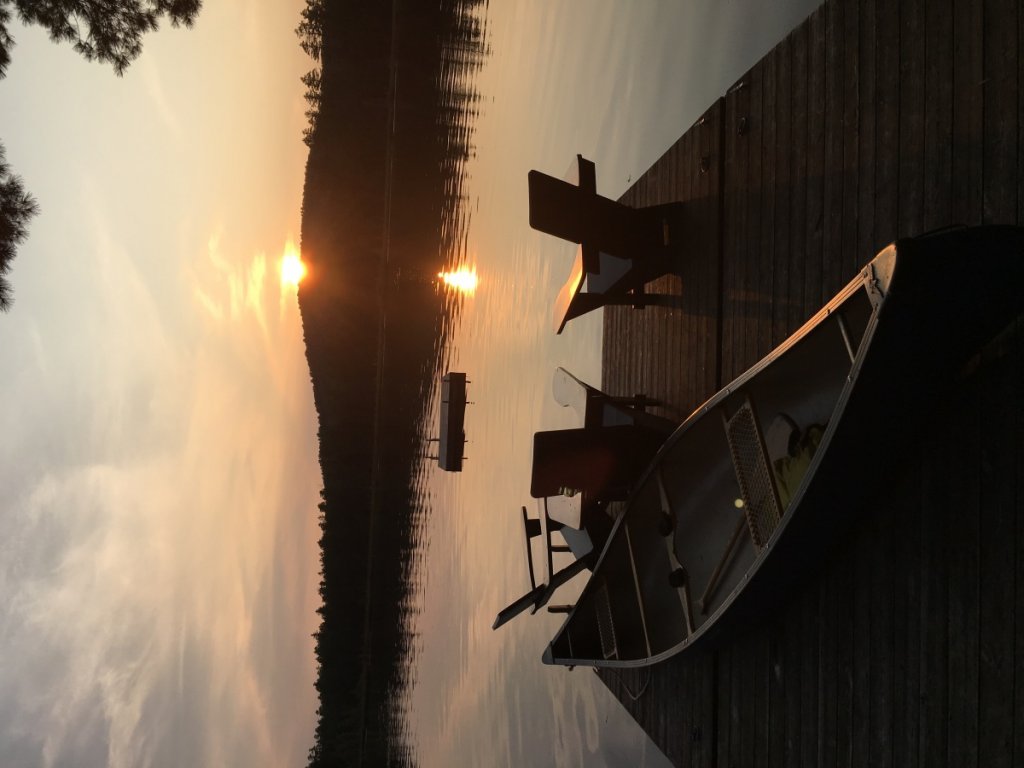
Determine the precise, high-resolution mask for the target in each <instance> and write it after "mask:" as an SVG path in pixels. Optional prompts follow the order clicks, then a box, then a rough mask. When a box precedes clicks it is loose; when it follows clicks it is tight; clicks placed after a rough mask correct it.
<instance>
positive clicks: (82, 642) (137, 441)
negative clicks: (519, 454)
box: [0, 0, 321, 766]
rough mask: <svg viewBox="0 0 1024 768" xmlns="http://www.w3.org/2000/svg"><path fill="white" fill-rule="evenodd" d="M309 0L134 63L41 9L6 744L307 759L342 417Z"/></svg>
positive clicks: (18, 756) (28, 171)
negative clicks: (114, 63)
mask: <svg viewBox="0 0 1024 768" xmlns="http://www.w3.org/2000/svg"><path fill="white" fill-rule="evenodd" d="M301 6H302V3H301V1H300V0H287V2H285V1H283V0H276V1H275V2H273V3H252V2H245V1H244V0H210V1H209V2H207V3H206V7H204V9H203V10H202V11H201V13H200V15H199V17H198V19H197V23H196V25H195V28H194V29H192V30H180V29H171V28H170V27H168V26H167V25H164V27H163V28H161V29H160V30H159V31H158V32H156V33H154V34H152V35H150V36H148V37H147V38H146V40H145V41H144V52H143V54H142V56H141V57H140V58H139V59H138V60H136V61H135V62H134V63H133V64H132V65H131V67H130V68H129V69H128V70H127V71H126V73H125V74H124V76H123V77H121V78H118V77H117V76H116V75H115V74H114V73H113V71H112V69H111V68H110V66H109V65H103V64H96V63H88V62H85V61H84V60H82V59H81V58H80V57H79V56H78V55H77V54H75V53H74V52H73V51H72V50H71V48H70V47H69V46H67V45H57V44H54V43H51V42H50V41H49V40H48V38H47V37H46V34H45V32H43V31H42V30H40V29H38V28H23V27H21V26H20V25H18V24H15V25H14V27H13V29H12V32H13V35H14V37H15V40H16V47H15V48H14V50H13V56H12V63H11V66H10V68H9V70H8V73H7V77H6V78H5V79H3V80H0V141H3V143H4V145H5V147H6V150H7V160H8V162H9V163H10V165H11V167H12V169H13V170H14V172H15V173H17V174H19V175H20V176H21V177H22V178H23V181H24V184H25V186H26V188H27V189H28V190H29V191H30V192H31V193H32V194H33V195H34V196H35V198H36V199H37V201H38V203H39V207H40V213H39V215H38V216H37V217H36V218H35V219H34V220H33V221H32V223H31V230H30V235H29V239H28V241H27V242H26V243H25V244H24V245H23V246H22V247H21V248H20V249H19V252H18V257H17V259H16V261H15V263H14V268H13V270H12V272H11V274H10V276H9V278H10V281H11V283H12V285H13V288H14V305H13V307H12V309H11V311H10V312H8V313H6V314H3V315H0V353H2V354H0V395H2V397H0V434H2V435H3V439H2V440H0V529H2V530H3V532H4V535H3V537H0V690H2V691H3V692H4V693H3V696H2V697H0V755H3V762H4V764H6V765H41V766H62V765H74V766H99V765H110V766H147V765H152V766H173V765H285V764H287V765H295V764H301V763H303V762H304V760H305V755H306V751H307V750H308V748H309V746H310V745H311V743H312V734H313V727H314V723H315V714H314V713H315V709H316V698H315V690H314V689H313V679H314V674H315V669H314V660H313V651H312V642H313V640H312V637H311V634H312V632H313V631H314V630H315V628H316V621H315V618H316V614H315V613H314V610H315V607H316V605H317V604H318V603H319V599H318V596H317V589H316V587H317V583H318V580H319V577H318V567H319V563H318V548H317V545H316V540H317V536H318V534H319V530H318V528H317V525H316V522H317V509H316V505H317V502H318V500H319V490H320V488H321V479H320V470H319V465H318V463H317V443H316V416H315V411H314V409H313V403H312V393H311V388H310V382H309V371H308V367H307V366H306V361H305V353H304V348H303V345H302V328H301V318H300V317H299V313H298V306H297V301H296V297H295V290H294V288H293V287H290V286H286V285H283V284H282V282H281V280H280V277H279V266H280V262H281V259H282V256H283V255H284V253H285V252H286V250H288V249H289V248H291V249H294V248H296V247H297V246H298V244H299V226H300V208H301V195H302V178H303V172H304V168H305V159H306V148H305V146H304V145H303V144H302V141H301V133H302V128H303V126H304V124H305V118H304V116H303V113H304V111H305V102H304V101H303V98H302V92H303V86H302V85H301V83H300V82H299V77H300V76H301V75H302V74H303V73H304V72H305V71H307V70H308V69H310V68H311V66H312V65H311V62H309V60H308V59H307V58H306V57H305V54H303V53H302V51H301V50H300V49H299V47H298V43H297V39H296V37H295V35H294V33H293V31H292V30H293V29H294V28H295V26H296V25H297V23H298V14H299V10H300V8H301Z"/></svg>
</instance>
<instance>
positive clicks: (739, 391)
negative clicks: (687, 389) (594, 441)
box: [543, 226, 1024, 667]
mask: <svg viewBox="0 0 1024 768" xmlns="http://www.w3.org/2000/svg"><path fill="white" fill-rule="evenodd" d="M1022 312H1024V229H1021V228H1017V227H1004V226H985V227H975V228H970V229H958V230H952V231H945V232H942V233H937V234H933V235H928V236H922V237H919V238H914V239H907V240H900V241H897V242H896V243H894V244H892V245H890V246H888V247H887V248H885V249H884V250H883V251H882V252H880V253H879V254H878V255H877V256H876V257H875V258H874V259H873V260H872V261H871V262H870V263H869V264H868V265H867V266H866V267H865V268H864V269H863V270H861V272H860V273H859V274H858V275H857V277H856V278H855V279H854V280H852V281H851V282H850V283H849V284H848V285H847V286H846V287H845V288H843V290H842V291H840V292H839V294H838V295H837V296H836V297H835V298H833V299H832V300H831V301H830V302H829V303H828V304H826V305H825V306H824V307H822V309H821V310H819V311H818V312H817V313H816V314H815V315H814V316H813V317H812V318H811V319H810V320H808V321H807V323H805V324H804V325H803V326H802V327H801V328H800V329H799V330H798V331H797V332H796V333H794V334H793V335H792V336H791V337H790V338H789V339H787V340H786V341H785V342H784V343H783V344H781V345H780V346H779V347H778V348H776V349H775V350H774V351H772V352H771V354H769V355H768V356H767V357H765V358H764V359H763V360H761V361H760V362H758V363H757V364H756V365H754V366H753V367H752V368H750V369H749V370H748V371H746V372H745V373H743V374H742V375H741V376H739V377H738V378H736V379H735V380H734V381H732V382H730V383H729V384H728V385H727V386H726V387H724V388H723V389H722V390H720V391H719V392H718V393H717V394H715V395H714V396H713V397H711V398H710V399H709V400H708V401H707V402H705V403H704V404H703V405H701V406H700V407H699V408H698V409H697V410H696V411H694V413H693V414H691V415H690V416H689V417H688V418H687V419H686V420H685V421H684V422H683V423H682V424H681V425H680V427H679V428H678V429H677V430H676V431H675V432H674V433H673V434H672V436H671V437H670V438H669V439H668V440H667V441H666V442H665V444H664V445H663V446H662V448H661V449H660V450H659V451H658V453H657V454H656V456H655V458H654V460H653V461H652V463H651V464H650V466H649V467H648V468H647V469H646V470H645V471H644V472H643V473H642V475H641V477H640V479H639V481H638V483H637V485H636V487H635V488H634V490H633V491H632V493H631V495H630V497H629V500H628V501H627V503H626V505H625V507H624V510H623V512H622V513H621V514H620V515H619V516H618V518H617V519H616V521H615V523H614V525H613V528H612V531H611V533H610V535H609V537H608V540H607V543H606V545H605V547H604V549H603V551H602V552H601V554H600V557H599V558H598V560H597V563H596V565H595V566H594V569H593V573H592V575H591V577H590V579H589V581H588V582H587V584H586V586H585V587H584V589H583V591H582V592H581V594H580V597H579V599H578V601H577V602H576V604H575V606H574V607H573V608H572V609H571V611H570V612H569V614H568V617H567V619H566V621H565V623H564V624H563V625H562V627H561V628H560V629H559V631H558V632H557V634H556V635H555V637H554V639H553V640H552V641H551V643H550V645H549V646H548V648H547V649H546V651H545V652H544V656H543V660H544V661H545V663H548V664H565V665H577V664H582V665H593V666H609V667H637V666H644V665H648V664H653V663H656V662H658V661H662V660H664V659H667V658H669V657H670V656H673V655H675V654H678V653H680V652H682V651H685V650H689V649H692V648H695V647H702V646H706V645H712V644H715V643H718V642H722V641H724V640H727V639H729V638H731V637H733V636H735V634H736V633H737V632H739V631H741V630H743V629H744V628H749V626H751V625H752V623H754V622H756V621H758V620H760V619H762V618H764V617H765V616H766V615H768V614H770V613H771V612H772V611H775V610H777V609H779V608H781V607H782V606H783V605H785V603H786V602H787V600H788V598H789V596H790V595H792V594H793V590H794V589H795V587H796V586H798V584H799V582H800V581H801V580H802V579H805V578H806V577H807V576H808V575H809V574H811V573H813V572H814V570H815V569H817V568H820V566H821V565H822V563H823V561H824V558H826V557H827V556H828V554H829V552H830V550H831V549H832V547H834V545H835V543H836V540H837V538H838V536H839V535H840V534H841V533H842V532H843V531H844V530H847V529H848V527H849V525H850V523H851V522H852V521H853V519H855V518H856V516H857V515H858V513H862V512H863V510H864V509H865V508H866V506H867V505H868V504H870V500H871V495H872V494H874V493H879V492H881V491H882V490H883V488H884V485H885V482H886V478H887V476H891V475H887V473H891V472H892V471H897V470H898V466H899V462H898V459H899V456H898V453H896V455H893V453H894V449H896V450H897V451H898V449H899V448H903V449H906V448H907V447H909V446H910V445H911V444H912V443H911V441H912V439H913V435H914V434H915V433H917V432H919V431H920V430H921V429H922V428H923V427H924V426H925V424H924V420H925V419H927V417H928V414H929V406H930V405H932V404H934V402H935V398H936V397H937V396H938V393H940V392H941V391H942V388H943V386H944V384H948V382H950V381H952V380H953V379H954V376H955V374H956V373H957V371H959V370H962V369H963V367H964V365H965V364H966V363H967V362H968V361H969V360H970V358H971V357H972V355H974V354H975V353H976V352H977V351H978V350H979V349H980V348H981V347H982V346H983V345H984V343H985V342H986V341H988V340H990V339H992V338H993V337H994V336H995V335H996V334H997V333H998V332H999V331H1001V330H1002V329H1004V328H1005V327H1006V326H1007V325H1008V324H1009V323H1011V322H1013V321H1014V320H1015V318H1017V317H1018V316H1019V315H1021V313H1022Z"/></svg>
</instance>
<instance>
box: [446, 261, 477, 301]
mask: <svg viewBox="0 0 1024 768" xmlns="http://www.w3.org/2000/svg"><path fill="white" fill-rule="evenodd" d="M437 276H438V277H439V278H441V282H443V283H444V284H445V285H447V286H448V287H449V288H452V289H453V290H456V291H459V292H460V293H464V294H466V295H468V296H472V295H473V294H474V293H476V287H477V285H478V284H479V282H480V280H479V278H478V277H477V275H476V270H475V269H471V268H469V267H462V268H461V269H458V270H456V271H454V272H438V273H437Z"/></svg>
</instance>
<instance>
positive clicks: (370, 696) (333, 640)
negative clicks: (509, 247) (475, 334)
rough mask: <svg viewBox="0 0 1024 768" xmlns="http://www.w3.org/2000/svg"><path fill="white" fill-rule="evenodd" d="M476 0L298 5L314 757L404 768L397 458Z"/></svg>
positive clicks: (429, 382)
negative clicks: (305, 109)
mask: <svg viewBox="0 0 1024 768" xmlns="http://www.w3.org/2000/svg"><path fill="white" fill-rule="evenodd" d="M481 3H482V0H442V2H440V3H436V2H435V3H422V2H417V0H395V2H394V4H393V6H392V4H390V3H376V2H353V1H352V0H308V4H307V8H306V9H305V10H304V11H303V18H302V23H301V24H300V27H299V29H298V30H297V32H298V34H299V38H300V43H301V45H302V47H303V48H304V49H305V50H306V51H307V52H309V53H310V54H311V55H312V56H314V58H315V59H318V63H319V66H318V68H316V69H314V70H312V71H311V72H310V73H309V74H308V75H307V76H306V77H304V78H303V82H304V83H305V84H306V86H307V100H308V101H309V104H310V112H309V117H310V125H309V128H308V130H307V132H306V134H305V140H306V142H307V144H308V145H309V159H308V162H307V166H306V180H305V188H304V193H303V211H302V253H303V258H304V260H305V261H306V263H307V264H308V266H309V276H308V277H307V278H306V280H305V281H304V282H303V284H302V287H301V289H300V292H299V302H300V307H301V310H302V319H303V328H304V335H305V341H306V355H307V358H308V361H309V367H310V373H311V375H312V379H313V394H314V399H315V402H316V408H317V413H318V416H319V424H320V425H319V438H320V464H321V468H322V470H323V477H324V489H323V491H322V496H323V500H322V503H321V504H320V510H319V515H320V518H319V521H320V528H321V530H322V536H321V539H320V545H321V555H320V556H321V568H322V572H321V582H320V592H321V595H322V597H323V605H322V606H321V608H319V609H318V610H319V613H320V614H321V622H320V627H319V630H318V631H317V633H316V635H315V638H316V656H317V663H318V676H317V681H316V688H317V691H318V693H319V696H320V707H319V710H318V722H317V727H316V739H315V743H314V745H313V747H312V749H311V750H310V753H309V764H310V765H312V766H328V765H330V766H334V765H374V766H376V765H400V766H404V765H411V764H413V763H414V762H415V756H414V754H413V752H412V749H411V745H410V743H409V740H408V739H407V738H405V736H404V734H403V732H402V723H403V715H404V713H403V712H401V711H400V707H401V706H402V704H401V702H402V701H404V697H403V692H404V690H405V687H406V686H407V684H408V677H409V674H408V670H409V669H410V668H411V667H410V661H409V659H410V652H411V647H412V638H411V637H410V636H409V634H408V633H409V629H408V628H409V626H410V618H411V616H410V611H411V610H412V609H411V608H410V606H411V605H412V601H411V599H410V595H411V593H410V590H411V589H412V588H413V584H412V580H413V578H414V573H415V568H414V560H415V558H416V557H417V550H416V545H417V542H418V540H419V534H420V530H421V529H422V519H421V518H420V517H417V516H414V514H413V512H412V509H413V480H414V479H413V477H412V471H413V467H414V465H415V464H416V460H417V458H418V457H419V456H420V455H421V453H422V450H423V449H422V445H421V436H420V431H421V422H422V413H423V409H424V405H425V403H428V402H429V400H430V397H431V396H432V394H433V391H434V390H433V382H434V380H435V379H436V377H437V373H438V369H439V365H440V364H439V358H440V351H441V350H443V349H444V337H445V335H446V332H447V327H448V323H450V322H451V318H452V316H453V314H454V313H456V312H457V311H458V306H457V304H451V303H449V300H448V299H446V297H445V295H444V294H443V293H442V292H441V291H440V290H439V289H438V288H437V286H436V285H435V283H434V279H433V278H434V276H435V275H436V273H437V272H438V271H439V270H440V269H442V268H444V267H447V266H451V262H452V260H453V259H457V258H458V257H457V255H456V254H458V253H460V252H461V250H462V246H463V245H464V242H465V227H466V223H467V222H466V220H465V217H464V213H463V211H464V206H463V205H462V202H463V194H464V193H463V189H462V185H463V177H464V171H463V168H464V163H465V161H466V159H467V158H468V157H470V156H471V154H472V151H473V150H472V144H471V141H472V120H473V116H474V115H475V110H476V107H477V101H478V97H477V95H476V94H475V93H474V91H473V90H472V86H471V82H472V75H473V73H474V72H475V71H476V69H478V68H479V66H480V64H481V61H482V59H483V56H484V55H485V50H486V49H485V29H484V9H483V8H481V7H480V6H481Z"/></svg>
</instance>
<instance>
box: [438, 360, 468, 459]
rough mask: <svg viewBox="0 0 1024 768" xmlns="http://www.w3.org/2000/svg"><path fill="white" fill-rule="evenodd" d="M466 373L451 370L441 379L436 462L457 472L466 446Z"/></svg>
mask: <svg viewBox="0 0 1024 768" xmlns="http://www.w3.org/2000/svg"><path fill="white" fill-rule="evenodd" d="M466 384H467V380H466V374H465V373H459V372H456V371H452V372H449V373H446V374H445V375H444V378H442V379H441V414H440V425H439V433H438V434H439V438H438V448H437V465H438V466H439V467H441V469H443V470H445V471H446V472H461V471H462V462H463V459H464V457H465V449H466V429H465V423H466Z"/></svg>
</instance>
